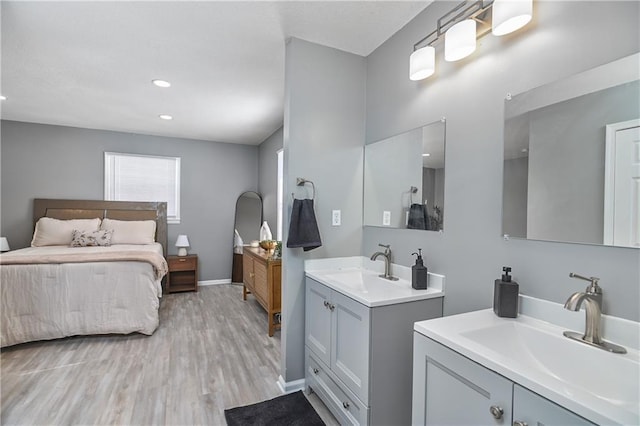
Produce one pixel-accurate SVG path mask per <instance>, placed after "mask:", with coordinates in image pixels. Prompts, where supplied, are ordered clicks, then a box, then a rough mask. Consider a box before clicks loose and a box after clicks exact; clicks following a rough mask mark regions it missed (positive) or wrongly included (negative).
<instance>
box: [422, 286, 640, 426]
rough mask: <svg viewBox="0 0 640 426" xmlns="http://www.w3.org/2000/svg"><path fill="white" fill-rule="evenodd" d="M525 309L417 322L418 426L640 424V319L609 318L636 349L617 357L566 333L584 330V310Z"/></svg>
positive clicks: (614, 332)
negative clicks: (510, 313) (517, 312)
mask: <svg viewBox="0 0 640 426" xmlns="http://www.w3.org/2000/svg"><path fill="white" fill-rule="evenodd" d="M520 312H521V314H520V316H518V317H517V318H514V319H511V318H499V317H497V316H495V315H494V313H493V311H492V310H491V309H487V310H482V311H476V312H469V313H466V314H460V315H454V316H450V317H445V318H439V319H435V320H431V321H422V322H418V323H416V324H415V326H414V330H415V332H414V360H413V365H414V367H413V368H414V378H413V380H414V381H413V406H412V410H413V414H412V423H413V424H414V425H418V424H420V425H437V424H498V425H500V424H502V425H510V424H513V425H516V426H523V425H527V424H528V425H535V424H545V425H592V424H640V399H639V396H640V392H639V388H640V383H639V382H638V377H639V374H640V369H639V366H640V355H639V352H638V346H639V345H638V339H639V336H640V333H639V332H640V327H639V325H638V323H635V322H632V321H626V320H621V319H617V318H612V317H608V318H605V317H604V316H603V326H604V327H603V328H604V330H606V331H605V338H608V339H611V340H612V341H614V342H616V343H618V344H622V345H624V346H625V347H626V349H627V353H626V354H614V353H610V352H607V351H605V350H602V349H599V348H595V347H591V346H588V345H586V344H583V343H580V342H576V341H574V340H571V339H568V338H566V337H565V336H563V331H564V330H574V331H581V330H583V329H584V314H582V313H578V312H569V311H566V310H564V309H563V308H562V305H559V304H556V303H552V302H547V301H543V300H539V299H534V298H530V297H527V296H520ZM542 318H544V320H542Z"/></svg>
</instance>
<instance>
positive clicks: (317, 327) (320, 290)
mask: <svg viewBox="0 0 640 426" xmlns="http://www.w3.org/2000/svg"><path fill="white" fill-rule="evenodd" d="M306 302H307V304H306V306H307V307H308V309H309V310H308V311H307V312H308V315H307V318H308V321H307V322H306V324H307V327H308V328H307V332H306V341H307V346H309V348H310V350H312V351H313V352H314V354H315V355H317V357H318V359H319V360H320V361H322V362H324V363H325V365H327V366H328V367H330V369H331V371H332V372H333V373H334V374H335V375H336V376H337V377H338V378H339V379H340V380H341V381H342V382H343V383H344V384H345V385H346V386H347V388H349V390H350V391H351V392H353V393H354V394H355V395H356V396H357V397H358V398H360V400H361V401H363V402H365V403H366V402H367V401H368V400H369V308H367V307H366V306H364V305H363V304H361V303H358V302H356V301H355V300H353V299H350V298H348V297H346V296H344V295H342V294H340V293H338V292H337V291H335V290H331V289H330V288H328V287H326V286H324V285H322V284H320V283H318V282H316V281H313V280H307V299H306Z"/></svg>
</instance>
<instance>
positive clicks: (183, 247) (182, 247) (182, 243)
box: [176, 234, 189, 256]
mask: <svg viewBox="0 0 640 426" xmlns="http://www.w3.org/2000/svg"><path fill="white" fill-rule="evenodd" d="M176 247H178V256H186V255H187V247H189V238H187V236H186V235H182V234H181V235H178V239H177V240H176Z"/></svg>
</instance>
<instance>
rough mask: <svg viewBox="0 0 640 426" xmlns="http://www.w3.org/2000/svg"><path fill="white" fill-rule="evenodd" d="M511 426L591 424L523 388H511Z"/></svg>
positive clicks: (580, 425)
mask: <svg viewBox="0 0 640 426" xmlns="http://www.w3.org/2000/svg"><path fill="white" fill-rule="evenodd" d="M513 424H514V425H515V424H526V425H531V426H533V425H565V426H570V425H571V426H591V425H593V423H591V422H590V421H588V420H586V419H583V418H582V417H580V416H578V415H577V414H575V413H572V412H571V411H569V410H567V409H565V408H562V407H560V406H559V405H557V404H555V403H553V402H551V401H549V400H547V399H545V398H543V397H541V396H540V395H538V394H535V393H533V392H531V391H530V390H528V389H525V388H523V387H522V386H520V385H514V386H513Z"/></svg>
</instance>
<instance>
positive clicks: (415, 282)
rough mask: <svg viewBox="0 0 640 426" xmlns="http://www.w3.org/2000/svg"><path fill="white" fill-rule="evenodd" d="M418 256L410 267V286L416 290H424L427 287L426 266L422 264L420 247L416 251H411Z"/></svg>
mask: <svg viewBox="0 0 640 426" xmlns="http://www.w3.org/2000/svg"><path fill="white" fill-rule="evenodd" d="M411 254H412V255H415V256H418V257H417V258H416V264H415V265H413V266H412V267H411V287H413V288H415V289H416V290H425V289H426V288H427V267H426V266H424V262H423V260H422V249H418V253H411Z"/></svg>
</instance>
